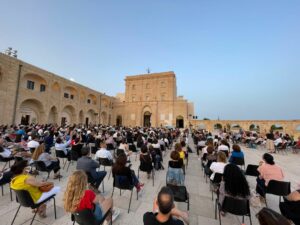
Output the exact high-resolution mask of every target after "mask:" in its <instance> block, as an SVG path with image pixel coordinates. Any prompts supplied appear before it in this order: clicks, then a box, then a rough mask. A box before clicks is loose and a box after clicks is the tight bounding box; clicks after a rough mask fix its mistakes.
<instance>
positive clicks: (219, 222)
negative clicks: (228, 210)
mask: <svg viewBox="0 0 300 225" xmlns="http://www.w3.org/2000/svg"><path fill="white" fill-rule="evenodd" d="M218 208H219V223H220V225H222V222H221V209H220V206H218Z"/></svg>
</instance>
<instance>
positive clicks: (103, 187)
mask: <svg viewBox="0 0 300 225" xmlns="http://www.w3.org/2000/svg"><path fill="white" fill-rule="evenodd" d="M102 190H103V193H104V180H103V181H102Z"/></svg>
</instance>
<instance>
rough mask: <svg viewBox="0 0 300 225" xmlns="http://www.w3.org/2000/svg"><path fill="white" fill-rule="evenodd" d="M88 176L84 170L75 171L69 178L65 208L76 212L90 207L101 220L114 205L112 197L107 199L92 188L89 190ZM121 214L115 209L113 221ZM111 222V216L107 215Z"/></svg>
mask: <svg viewBox="0 0 300 225" xmlns="http://www.w3.org/2000/svg"><path fill="white" fill-rule="evenodd" d="M87 183H88V178H87V175H86V173H85V172H84V171H83V170H78V171H75V172H74V173H73V174H72V175H71V176H70V177H69V180H68V183H67V188H66V191H65V193H64V198H63V201H64V209H65V211H66V212H70V213H75V212H80V211H82V210H85V209H90V210H91V211H92V212H93V214H94V216H95V219H96V221H101V220H102V218H103V216H104V215H105V214H106V213H107V211H108V210H109V209H111V208H112V207H113V200H112V198H107V199H105V198H104V197H103V196H101V195H96V194H95V193H94V192H93V191H92V190H87V189H86V187H87ZM119 214H120V211H119V210H113V215H112V221H114V220H115V219H116V218H117V217H118V215H119ZM106 221H107V222H110V216H108V217H107V220H106Z"/></svg>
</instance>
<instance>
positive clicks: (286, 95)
mask: <svg viewBox="0 0 300 225" xmlns="http://www.w3.org/2000/svg"><path fill="white" fill-rule="evenodd" d="M0 9H1V13H0V50H1V51H3V50H4V49H6V48H7V47H9V46H11V47H13V48H14V49H17V50H18V51H19V54H18V58H20V59H22V60H24V61H26V62H29V63H31V64H34V65H36V66H38V67H41V68H43V69H45V70H48V71H51V72H54V73H56V74H58V75H61V76H64V77H66V78H71V77H72V78H74V79H75V81H76V82H78V83H81V84H84V85H86V86H89V87H91V88H93V89H95V90H99V91H101V92H105V93H107V94H109V95H113V96H115V94H116V93H117V92H124V88H125V87H124V77H125V76H126V75H135V74H141V73H146V69H147V68H148V67H149V68H150V69H151V72H162V71H170V70H171V71H174V72H175V73H176V76H177V86H178V94H179V95H184V96H185V97H186V98H187V99H189V100H190V101H193V102H194V104H195V111H196V115H198V116H199V118H204V117H208V118H210V119H216V118H218V117H219V118H220V119H300V100H299V98H300V87H299V86H300V1H299V0H288V1H287V0H276V1H274V0H263V1H262V0H251V1H241V0H235V1H234V0H226V1H217V0H195V1H189V0H151V1H149V0H148V1H146V0H121V1H120V0H119V1H117V0H109V1H108V0H107V1H100V0H89V1H83V0H82V1H79V0H63V1H61V0H51V1H50V0H48V1H40V0H26V1H20V0H0Z"/></svg>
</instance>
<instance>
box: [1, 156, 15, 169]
mask: <svg viewBox="0 0 300 225" xmlns="http://www.w3.org/2000/svg"><path fill="white" fill-rule="evenodd" d="M14 159H15V158H14V157H9V158H4V157H2V156H1V155H0V162H4V166H3V167H2V170H1V171H4V170H5V168H6V166H7V164H8V167H10V161H12V160H14Z"/></svg>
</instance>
